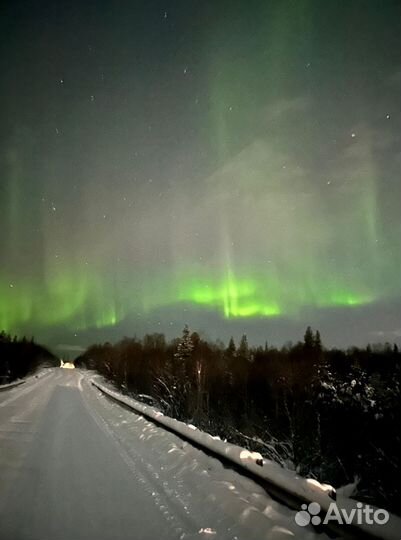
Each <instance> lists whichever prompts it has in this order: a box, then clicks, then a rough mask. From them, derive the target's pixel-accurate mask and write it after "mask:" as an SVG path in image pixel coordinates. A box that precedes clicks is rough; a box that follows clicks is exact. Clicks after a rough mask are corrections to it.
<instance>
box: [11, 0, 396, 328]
mask: <svg viewBox="0 0 401 540" xmlns="http://www.w3.org/2000/svg"><path fill="white" fill-rule="evenodd" d="M251 4H252V9H250V7H249V6H248V4H245V3H243V4H241V3H239V5H238V6H236V7H232V9H231V7H230V10H228V11H227V10H225V9H222V10H221V12H220V11H219V10H217V12H216V13H215V14H214V19H213V20H212V21H210V22H209V23H207V25H206V26H201V27H200V28H198V27H194V28H193V29H192V30H191V32H194V35H192V34H190V37H188V36H187V39H188V40H190V39H192V37H193V44H192V45H191V47H192V48H191V51H190V54H189V53H188V54H187V55H186V53H185V51H184V52H182V53H179V54H177V53H176V48H175V45H174V46H173V45H171V47H172V49H171V50H172V51H174V54H173V53H171V57H169V59H167V60H166V61H165V62H166V65H167V67H166V68H165V70H166V73H167V71H168V69H171V73H173V75H171V76H170V75H168V76H167V75H166V73H164V72H163V70H162V68H160V67H159V69H160V73H159V74H158V75H154V74H153V73H154V70H153V71H152V69H153V68H151V67H150V68H149V70H148V68H147V67H146V65H145V64H144V65H142V64H141V65H140V66H139V67H137V68H135V69H138V70H139V74H140V75H136V72H135V69H134V67H130V66H131V55H129V59H128V57H127V56H124V50H125V49H124V48H123V46H122V45H121V46H120V45H119V44H118V43H119V41H118V39H119V36H118V35H117V34H116V32H115V31H113V32H112V31H111V30H110V32H111V33H110V36H109V38H105V37H104V36H103V37H102V39H106V45H105V46H104V49H102V45H101V44H100V41H99V43H98V45H97V49H96V47H95V45H93V47H92V49H93V50H96V51H97V52H96V54H94V53H93V52H88V53H87V54H88V57H87V58H86V60H85V61H86V64H85V65H86V68H85V70H83V68H80V67H74V68H71V66H70V65H69V63H68V61H66V64H65V66H64V68H63V69H60V70H58V69H57V70H55V73H56V74H52V75H51V78H50V75H46V74H43V80H42V79H41V80H42V85H43V87H44V88H45V90H44V92H45V93H46V92H47V94H46V95H47V98H46V99H47V101H48V106H46V107H41V106H40V104H41V103H42V101H41V99H42V97H41V91H40V92H39V91H37V92H38V93H37V94H35V93H34V91H36V90H32V92H33V94H32V96H31V98H29V99H28V98H24V97H23V96H24V95H25V94H23V92H22V90H21V89H19V90H18V89H17V90H15V91H14V92H13V91H12V89H11V90H9V97H8V98H7V99H8V101H7V103H8V110H9V111H10V114H9V124H10V125H11V124H12V128H10V129H9V131H8V132H7V134H6V135H7V136H6V138H5V140H6V143H5V144H4V145H3V146H2V152H1V155H2V176H1V188H2V190H1V197H0V224H1V226H2V231H3V239H2V240H3V247H2V254H1V261H0V262H1V266H0V329H4V330H6V331H7V332H13V333H22V332H28V333H29V332H31V333H33V332H38V333H39V335H40V336H46V333H47V332H48V331H49V330H51V329H57V328H65V329H68V331H69V332H70V333H79V332H81V331H82V332H83V331H86V330H88V329H102V328H104V329H107V328H111V327H116V326H117V327H118V325H120V324H122V323H123V322H124V321H125V320H128V319H129V320H132V319H134V320H135V318H140V317H149V318H151V317H152V314H153V313H156V312H157V311H158V310H160V308H163V309H164V310H165V313H166V312H168V309H169V308H174V310H176V311H177V310H178V312H180V310H182V321H183V322H186V320H185V319H186V317H187V313H189V312H190V311H191V309H194V310H197V312H198V311H202V310H203V311H204V312H205V317H206V318H207V316H208V314H209V313H210V312H213V313H215V314H217V315H218V317H220V318H221V319H222V320H226V321H230V320H232V319H244V320H245V319H246V320H249V321H251V320H253V319H255V320H260V319H275V320H281V319H283V320H288V319H290V320H302V317H303V313H304V312H305V310H312V311H313V312H314V313H317V314H318V313H320V312H325V311H327V310H339V312H341V313H342V312H343V310H344V309H345V310H349V311H350V312H351V311H352V310H353V309H355V308H360V307H363V306H375V305H376V304H378V303H383V302H384V303H385V302H387V301H389V302H390V301H394V300H395V301H399V299H400V298H401V279H400V268H401V244H400V238H401V221H400V215H401V211H400V200H401V189H400V183H399V177H398V175H399V150H398V149H399V130H398V127H397V121H396V116H397V114H396V111H397V109H396V107H397V105H396V104H397V100H398V95H399V77H398V79H397V77H396V76H395V75H394V70H395V65H394V62H393V60H392V56H391V55H387V56H386V61H385V62H383V51H386V54H387V50H388V48H389V47H390V45H391V43H390V41H391V39H392V38H391V35H390V34H391V33H390V34H387V33H386V32H387V31H385V30H383V28H386V24H387V23H386V21H387V22H389V21H391V20H392V18H393V16H394V14H393V13H392V10H391V9H390V5H389V6H388V9H387V10H382V11H381V12H380V14H378V13H377V11H376V10H375V9H374V8H373V6H370V8H369V9H366V10H364V15H363V17H362V20H361V21H360V25H359V27H358V28H356V29H354V26H353V25H352V24H351V23H349V24H348V23H346V22H345V21H347V20H348V21H352V20H353V17H355V16H356V15H355V14H356V13H357V12H358V10H356V8H355V9H351V8H350V7H347V6H343V7H341V9H340V8H338V9H339V11H340V12H341V13H337V12H336V10H335V9H334V8H333V7H327V8H323V6H322V3H320V2H313V1H300V2H271V3H270V4H269V3H264V2H251ZM372 4H373V3H372ZM133 11H134V10H133ZM172 11H173V10H172ZM334 14H335V15H334ZM358 16H359V15H358ZM115 17H117V19H118V17H119V15H118V14H115ZM132 17H134V15H133V14H132ZM171 17H172V18H173V13H172V14H171ZM347 17H348V19H347ZM380 17H382V18H383V21H382V23H380V24H379V25H377V24H376V22H377V18H380ZM120 22H121V27H122V30H121V32H122V34H123V35H125V38H124V39H125V41H124V47H126V46H127V44H128V47H132V48H133V49H135V47H136V46H137V45H136V43H137V42H136V41H135V40H134V37H133V36H132V35H131V32H130V31H128V30H129V29H126V32H127V33H126V34H124V31H125V30H124V28H125V27H124V24H123V22H122V21H120ZM105 24H106V23H105ZM160 24H162V23H160ZM177 24H178V23H177ZM205 24H206V23H205ZM333 24H334V26H335V31H334V32H332V31H331V27H332V25H333ZM67 26H68V25H67ZM106 26H107V25H106ZM66 28H67V27H66ZM351 29H352V32H351ZM381 29H382V30H381ZM81 30H82V29H81ZM183 32H184V30H183ZM188 32H189V30H188ZM77 33H78V34H77V35H78V36H80V37H78V38H77V39H78V41H79V40H80V39H81V40H82V43H85V51H86V49H87V44H86V41H85V40H86V37H85V32H83V31H82V32H81V34H82V35H81V34H80V30H79V29H78V30H77ZM370 34H372V35H373V36H374V37H375V39H373V38H372V40H371V41H368V42H366V39H365V38H366V36H367V35H370ZM68 35H69V34H68V32H67V30H66V29H65V36H68ZM18 36H19V38H20V39H22V37H21V35H20V34H16V37H15V39H17V38H18ZM61 36H63V32H62V33H61ZM60 39H61V40H63V39H64V38H63V37H61V38H60ZM66 39H67V37H66ZM107 39H109V40H111V41H110V42H109V46H110V43H111V42H113V43H114V42H115V44H116V51H117V52H116V54H115V56H114V57H113V62H115V64H112V63H111V60H110V58H111V57H110V56H109V54H111V53H109V52H108V49H107V47H108V45H107V43H108V42H107ZM135 39H137V40H138V42H141V40H144V43H145V42H146V43H148V42H147V41H146V39H147V38H146V35H145V34H144V35H139V37H138V36H137V37H136V38H135ZM166 39H167V43H170V41H168V40H169V39H170V40H172V42H171V43H173V42H174V43H175V41H174V39H176V37H170V38H166ZM113 40H114V41H113ZM386 40H387V41H386ZM67 41H68V40H67ZM94 41H96V39H95V38H94ZM24 43H25V45H24ZM180 43H181V42H180ZM191 43H192V42H191ZM11 45H12V43H11ZM11 45H10V47H11ZM21 47H28V43H27V42H25V41H23V40H22V45H21ZM147 47H148V48H152V47H154V50H153V49H151V51H150V52H148V53H147V54H148V55H149V58H153V56H152V55H153V53H154V56H155V57H157V58H158V57H159V56H160V55H162V53H163V54H164V48H167V52H168V51H169V48H168V46H167V45H166V44H165V43H164V42H162V41H160V44H158V43H156V44H153V45H149V44H148V45H147ZM60 48H61V49H62V50H64V49H63V41H61V45H60ZM109 48H110V49H111V48H112V47H111V46H110V47H109ZM390 48H391V47H390ZM92 49H91V51H92ZM40 51H42V49H40ZM32 54H34V53H32ZM37 54H39V53H37ZM40 54H42V52H40ZM166 54H167V53H166ZM134 56H135V55H134V54H132V57H133V58H134ZM15 58H16V60H15V62H16V65H20V64H18V62H22V63H23V62H24V60H21V58H20V57H18V56H17V53H15ZM35 58H36V57H35ZM38 58H39V56H38V57H37V58H36V62H37V64H38V65H39V63H40V62H39V59H38ZM367 58H368V59H369V63H368V64H367ZM49 62H50V60H49ZM149 63H151V60H149ZM10 65H12V62H11V63H10ZM107 65H109V66H110V65H111V66H113V67H110V68H109V71H110V74H109V73H108V71H107V69H106V68H105V67H104V66H107ZM133 65H134V64H133ZM135 65H136V64H135ZM366 65H367V66H368V67H366ZM364 66H365V67H364ZM9 69H11V70H12V69H13V68H12V67H10V68H9ZM141 70H142V71H141ZM380 70H381V71H380ZM379 71H380V73H379ZM46 73H47V72H46ZM163 73H164V74H163ZM168 73H170V72H168ZM177 73H179V74H180V76H178V75H177ZM13 77H14V78H13ZM152 77H155V78H152ZM169 77H170V78H169ZM14 79H15V76H14V75H13V72H11V73H9V77H8V80H9V81H12V80H14ZM92 81H97V83H96V84H95V83H93V82H92ZM18 84H21V88H25V87H26V86H27V84H26V83H25V84H24V81H20V82H19V83H18ZM74 85H75V86H74ZM152 85H153V86H152ZM185 85H187V86H185ZM138 88H139V90H138ZM149 88H152V89H153V90H152V92H153V94H152V95H150V97H149V98H147V94H148V90H149ZM124 92H125V93H124ZM14 94H15V95H18V96H19V98H18V100H17V99H15V98H14V97H13V96H14ZM21 96H22V97H21ZM138 96H139V97H138ZM14 99H15V101H14ZM30 99H32V100H33V103H34V104H36V108H37V111H38V112H37V115H36V116H35V114H36V113H32V115H33V116H32V117H30V116H29V114H31V112H30V111H31V101H30ZM24 100H25V101H24ZM7 103H6V105H7ZM34 110H35V111H36V109H35V108H34ZM171 111H173V112H171ZM12 115H14V116H15V118H16V120H15V121H14V116H12ZM397 156H398V157H397ZM397 160H398V161H397ZM206 320H207V319H206ZM165 323H166V325H167V323H168V320H166V321H165ZM205 328H206V329H207V323H205Z"/></svg>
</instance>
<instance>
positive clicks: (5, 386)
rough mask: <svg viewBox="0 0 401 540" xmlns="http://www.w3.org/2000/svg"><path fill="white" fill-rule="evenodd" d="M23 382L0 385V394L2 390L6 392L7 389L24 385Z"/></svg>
mask: <svg viewBox="0 0 401 540" xmlns="http://www.w3.org/2000/svg"><path fill="white" fill-rule="evenodd" d="M24 382H25V381H24V380H19V381H14V382H11V383H8V384H1V385H0V392H2V391H3V390H8V389H9V388H14V386H19V385H20V384H24Z"/></svg>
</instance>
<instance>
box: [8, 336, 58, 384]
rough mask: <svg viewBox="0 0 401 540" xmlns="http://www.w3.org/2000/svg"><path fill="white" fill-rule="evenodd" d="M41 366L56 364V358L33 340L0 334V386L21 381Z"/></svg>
mask: <svg viewBox="0 0 401 540" xmlns="http://www.w3.org/2000/svg"><path fill="white" fill-rule="evenodd" d="M43 364H46V365H55V364H56V357H55V356H54V355H53V354H52V353H51V352H50V351H49V350H48V349H46V348H45V347H43V346H41V345H38V344H37V343H35V341H34V339H33V338H30V339H27V338H26V337H22V338H18V337H17V336H11V335H10V334H7V333H6V332H4V331H3V332H0V384H6V383H9V382H12V381H14V380H15V379H22V378H23V377H25V376H26V375H27V374H28V373H31V372H33V371H34V370H35V369H37V368H38V367H39V366H40V365H43Z"/></svg>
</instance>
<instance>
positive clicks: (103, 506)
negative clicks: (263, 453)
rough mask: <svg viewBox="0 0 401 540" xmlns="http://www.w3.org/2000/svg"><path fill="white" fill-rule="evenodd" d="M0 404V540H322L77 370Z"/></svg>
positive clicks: (57, 373)
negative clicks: (103, 392) (210, 539)
mask: <svg viewBox="0 0 401 540" xmlns="http://www.w3.org/2000/svg"><path fill="white" fill-rule="evenodd" d="M40 375H41V376H39V377H38V378H35V377H32V378H30V379H28V380H27V382H26V383H25V384H23V385H22V386H19V387H16V388H13V389H11V390H8V391H6V392H3V393H1V394H0V538H1V539H2V540H59V539H60V540H67V539H68V540H80V539H82V540H83V539H85V540H92V539H93V540H95V539H96V540H114V539H115V540H119V539H121V540H122V539H138V540H141V539H149V540H163V539H179V538H183V539H184V538H185V539H190V538H199V539H201V538H213V539H214V538H215V539H216V540H217V539H221V540H223V539H238V540H239V539H242V540H252V539H255V540H256V539H257V540H262V539H269V540H275V539H286V538H296V539H298V538H300V539H311V540H312V539H317V538H319V539H321V540H323V539H326V538H327V537H326V536H325V535H324V534H317V533H316V532H315V531H314V530H313V529H311V528H309V527H304V528H302V527H299V526H298V525H296V523H295V521H294V515H295V512H294V511H293V510H290V509H289V508H287V507H286V506H284V505H282V504H280V503H278V502H276V501H275V500H273V499H272V498H270V497H269V495H268V494H267V493H266V492H265V491H264V490H263V488H261V487H260V486H259V485H258V484H257V483H255V482H253V481H252V480H250V479H248V478H246V477H244V476H242V475H240V474H239V473H238V472H235V471H233V470H232V469H230V468H226V467H224V466H223V464H222V463H221V462H220V461H219V460H217V459H215V458H213V457H210V456H208V455H206V454H205V453H204V452H202V451H201V450H199V449H196V448H194V447H193V446H191V445H190V444H189V443H186V442H183V441H182V440H181V439H180V438H179V437H177V436H176V435H174V434H172V433H170V432H168V431H165V430H163V429H162V428H160V427H157V426H155V425H154V424H152V423H151V422H149V421H147V420H146V419H144V418H143V417H142V416H139V415H136V414H135V413H133V412H132V411H128V410H126V409H124V408H122V407H121V406H120V405H118V404H117V403H114V402H112V401H111V400H109V399H108V398H106V397H105V396H104V394H102V393H101V392H100V391H99V390H98V389H96V388H95V387H93V386H92V385H91V384H90V377H89V375H86V374H85V372H83V371H80V370H63V369H58V368H56V369H49V370H45V371H44V372H43V373H42V374H40Z"/></svg>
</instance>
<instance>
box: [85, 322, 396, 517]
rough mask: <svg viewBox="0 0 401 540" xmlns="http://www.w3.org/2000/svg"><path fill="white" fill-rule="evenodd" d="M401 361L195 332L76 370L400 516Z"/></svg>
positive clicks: (127, 341) (386, 353)
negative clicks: (251, 342) (90, 371)
mask: <svg viewBox="0 0 401 540" xmlns="http://www.w3.org/2000/svg"><path fill="white" fill-rule="evenodd" d="M400 362H401V354H400V352H399V350H398V348H397V346H396V345H390V344H388V343H386V344H384V345H372V346H370V345H369V346H367V347H366V348H363V349H361V348H356V347H355V348H349V349H347V350H339V349H327V348H325V347H324V346H323V344H322V341H321V338H320V334H319V332H318V331H313V330H312V329H311V328H310V327H308V328H307V330H306V332H305V335H304V339H303V341H302V342H298V343H296V344H288V345H285V346H283V347H282V348H277V347H273V346H270V345H269V344H268V343H266V344H265V346H264V347H260V346H259V347H251V346H249V344H248V341H247V337H246V336H245V335H244V336H243V337H242V338H241V340H240V342H239V343H235V342H234V340H233V339H230V341H229V343H228V345H227V346H225V345H224V344H223V343H221V342H216V343H211V342H209V341H207V340H205V339H203V338H201V337H200V336H199V334H198V333H197V332H191V331H190V329H189V328H188V327H187V326H186V327H185V328H184V330H183V333H182V336H181V337H180V338H177V339H174V340H173V341H171V342H167V341H166V339H165V337H164V335H163V334H157V333H155V334H151V335H146V336H145V337H144V338H143V339H137V338H124V339H123V340H122V341H120V342H119V343H117V344H114V345H112V344H110V343H104V344H98V345H93V346H91V347H89V348H88V349H87V350H86V352H85V353H84V354H83V355H82V356H80V357H79V358H77V359H76V366H77V367H79V366H81V367H86V368H88V369H94V370H96V371H98V372H99V373H100V374H101V375H103V376H104V377H105V378H107V379H108V380H110V381H112V382H113V383H114V384H115V385H116V386H117V387H118V388H120V389H121V390H122V391H124V392H125V393H128V394H130V395H132V396H134V397H135V398H137V399H139V400H141V401H144V402H145V403H147V404H151V405H153V406H156V407H158V408H159V409H160V410H162V411H163V413H164V414H167V415H169V416H172V417H174V418H177V419H179V420H182V421H185V422H191V423H193V424H195V425H196V426H197V427H199V428H200V429H203V430H205V431H208V432H209V433H211V434H213V435H219V436H220V437H221V438H223V439H227V440H228V441H230V442H234V443H236V444H239V445H241V446H244V447H247V448H250V449H252V450H255V451H259V452H261V454H262V455H263V456H264V457H266V458H268V459H272V460H274V461H276V462H278V463H280V464H281V465H283V466H284V467H288V468H292V469H295V470H296V471H297V472H299V474H301V475H303V476H308V477H312V478H317V479H318V480H319V481H321V482H327V483H330V484H332V485H334V486H336V487H338V486H343V485H346V484H349V483H351V484H352V483H353V484H355V485H356V493H355V495H356V496H357V498H358V499H359V500H362V501H366V502H368V503H372V504H376V505H378V506H381V507H384V508H387V509H389V510H391V511H393V512H396V513H398V514H400V513H401V507H400V456H401V447H400V431H401V427H400V426H401V418H400Z"/></svg>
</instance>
